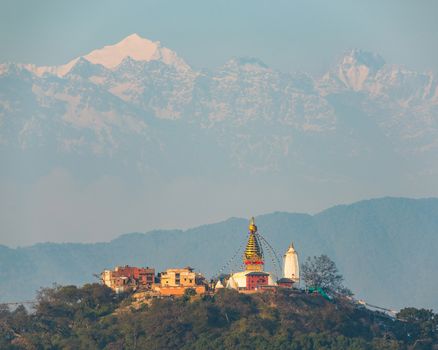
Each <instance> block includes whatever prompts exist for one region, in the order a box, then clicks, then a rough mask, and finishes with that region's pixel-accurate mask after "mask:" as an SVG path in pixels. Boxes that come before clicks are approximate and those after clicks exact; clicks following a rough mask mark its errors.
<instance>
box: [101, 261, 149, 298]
mask: <svg viewBox="0 0 438 350" xmlns="http://www.w3.org/2000/svg"><path fill="white" fill-rule="evenodd" d="M101 279H102V282H103V283H104V284H105V285H106V286H108V287H110V288H112V289H113V290H115V291H116V292H127V291H130V290H136V289H138V288H143V289H151V287H152V284H153V283H154V280H155V269H152V268H149V267H146V268H144V267H135V266H128V265H125V266H117V267H116V268H115V269H114V270H105V271H103V272H102V274H101Z"/></svg>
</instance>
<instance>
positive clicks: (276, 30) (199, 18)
mask: <svg viewBox="0 0 438 350" xmlns="http://www.w3.org/2000/svg"><path fill="white" fill-rule="evenodd" d="M0 6H1V11H0V47H1V51H0V61H2V62H5V61H15V62H29V63H36V64H39V65H45V64H49V65H51V64H61V63H65V62H67V61H69V60H70V59H72V58H73V57H76V56H78V55H80V54H85V53H87V52H89V51H91V50H92V49H95V48H98V47H102V46H103V45H107V44H112V43H115V42H117V41H119V40H121V39H122V38H124V37H125V36H127V35H129V34H131V33H134V32H137V33H139V34H140V35H141V36H143V37H147V38H150V39H152V40H160V41H161V42H162V43H163V45H165V46H167V47H169V48H171V49H173V50H174V51H176V52H177V53H178V54H179V55H180V56H182V57H183V58H184V59H186V61H188V62H189V63H190V64H191V65H193V66H194V67H196V68H204V67H205V68H211V67H214V66H217V65H220V64H222V63H223V62H225V61H226V60H227V59H229V58H230V57H232V56H254V57H258V58H260V59H262V60H263V61H264V62H265V63H267V64H268V65H269V66H271V67H274V68H277V69H280V70H282V71H296V70H305V71H311V72H314V73H320V72H323V71H324V70H325V69H327V67H328V66H329V65H330V64H331V63H333V62H334V61H335V60H336V58H337V57H339V56H340V55H341V54H342V53H343V51H344V50H345V49H349V48H353V47H358V48H362V49H365V50H369V51H374V52H378V53H380V54H381V55H382V56H383V57H384V58H385V59H386V61H387V62H390V63H400V64H404V65H406V66H408V67H410V68H413V69H416V70H432V71H435V72H437V71H438V45H437V41H438V39H437V38H438V21H436V15H437V13H438V11H437V10H438V2H437V1H432V0H424V1H407V0H404V1H401V0H398V1H396V0H387V1H375V0H368V1H353V0H337V1H326V0H305V1H247V0H244V1H167V0H159V1H59V0H58V1H22V0H12V1H2V3H1V5H0Z"/></svg>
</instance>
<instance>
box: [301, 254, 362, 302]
mask: <svg viewBox="0 0 438 350" xmlns="http://www.w3.org/2000/svg"><path fill="white" fill-rule="evenodd" d="M301 276H302V278H303V281H304V283H305V284H306V286H307V287H316V288H317V287H320V288H323V289H324V290H326V291H328V292H332V293H339V294H342V295H353V293H352V292H351V291H350V290H349V289H348V288H346V287H345V286H344V285H343V281H344V277H342V275H341V274H340V273H339V270H338V268H337V267H336V264H335V263H334V261H333V260H331V259H330V258H329V257H328V256H327V255H324V254H323V255H320V256H314V257H308V258H307V259H306V261H305V262H304V264H303V265H302V266H301Z"/></svg>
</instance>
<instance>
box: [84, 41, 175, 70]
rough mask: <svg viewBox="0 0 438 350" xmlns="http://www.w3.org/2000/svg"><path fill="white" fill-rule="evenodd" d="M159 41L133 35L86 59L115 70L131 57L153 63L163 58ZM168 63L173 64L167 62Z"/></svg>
mask: <svg viewBox="0 0 438 350" xmlns="http://www.w3.org/2000/svg"><path fill="white" fill-rule="evenodd" d="M162 50H163V49H162V48H161V45H160V42H159V41H155V42H154V41H151V40H148V39H144V38H142V37H140V36H139V35H138V34H131V35H129V36H128V37H126V38H124V39H123V40H122V41H120V42H118V43H117V44H115V45H109V46H104V47H103V48H101V49H97V50H94V51H92V52H90V53H89V54H88V55H85V56H84V58H85V59H86V60H87V61H89V62H91V63H94V64H101V65H102V66H104V67H105V68H108V69H114V68H115V67H117V66H118V65H119V64H120V63H121V62H122V61H123V60H124V59H125V58H127V57H131V58H132V59H133V60H136V61H152V60H156V59H160V58H162V57H161V56H162V55H161V52H160V51H162ZM166 63H171V62H170V61H169V62H166Z"/></svg>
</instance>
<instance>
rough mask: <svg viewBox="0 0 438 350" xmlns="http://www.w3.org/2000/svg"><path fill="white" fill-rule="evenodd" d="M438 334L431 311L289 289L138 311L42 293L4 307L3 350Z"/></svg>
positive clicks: (297, 344) (87, 292)
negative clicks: (30, 303)
mask: <svg viewBox="0 0 438 350" xmlns="http://www.w3.org/2000/svg"><path fill="white" fill-rule="evenodd" d="M189 291H190V290H189ZM437 327H438V315H437V314H434V313H433V312H432V311H430V310H424V309H415V308H406V309H403V310H401V311H400V312H399V314H398V315H397V318H396V319H393V318H390V317H388V316H386V315H384V314H382V313H378V312H373V311H370V310H367V309H365V308H362V307H360V306H357V305H355V304H353V303H351V302H350V301H348V300H347V299H343V298H335V299H334V300H333V301H328V300H326V299H324V298H322V297H321V296H319V295H317V294H313V295H309V294H306V293H299V292H294V291H292V290H290V289H289V290H288V289H279V290H277V291H275V292H265V293H257V294H252V295H244V294H239V293H237V292H236V291H233V290H220V291H219V292H218V293H216V294H215V295H207V296H203V297H200V296H196V295H191V293H186V295H185V296H184V297H183V298H179V299H175V300H173V299H153V300H147V302H144V303H142V304H140V305H139V304H138V303H137V304H136V303H132V296H130V295H116V294H114V293H113V292H112V290H111V289H109V288H107V287H104V286H102V285H98V284H88V285H85V286H83V287H81V288H78V287H76V286H55V287H53V288H49V289H43V290H41V291H40V292H39V295H38V298H37V303H36V304H35V305H34V307H33V308H32V309H30V310H27V309H26V308H25V307H23V306H18V307H17V308H15V309H10V308H8V307H7V306H6V305H2V306H1V307H0V349H114V350H115V349H304V350H306V349H438V330H437Z"/></svg>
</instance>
